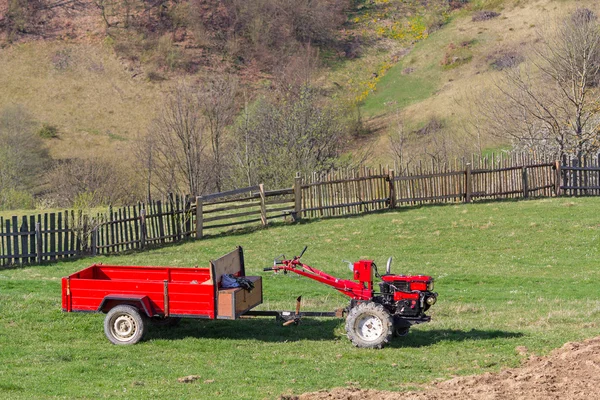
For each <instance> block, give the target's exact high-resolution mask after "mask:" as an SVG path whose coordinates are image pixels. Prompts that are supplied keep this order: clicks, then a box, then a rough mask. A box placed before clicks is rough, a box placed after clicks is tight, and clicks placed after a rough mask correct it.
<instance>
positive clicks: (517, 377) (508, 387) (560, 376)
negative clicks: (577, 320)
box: [282, 337, 600, 400]
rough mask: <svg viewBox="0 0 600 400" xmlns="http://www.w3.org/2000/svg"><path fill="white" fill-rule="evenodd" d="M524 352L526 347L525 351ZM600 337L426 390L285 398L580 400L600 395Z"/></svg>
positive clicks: (337, 391)
mask: <svg viewBox="0 0 600 400" xmlns="http://www.w3.org/2000/svg"><path fill="white" fill-rule="evenodd" d="M521 350H523V349H521ZM599 386H600V337H598V338H594V339H589V340H586V341H584V342H581V343H567V344H565V345H564V346H563V347H561V348H560V349H556V350H554V351H553V352H552V353H551V354H550V355H549V356H547V357H536V356H531V357H530V358H529V359H528V360H527V361H526V362H525V363H524V364H523V366H522V367H519V368H514V369H506V370H504V371H501V372H499V373H493V374H492V373H486V374H483V375H476V376H467V377H459V378H454V379H451V380H449V381H445V382H440V383H436V384H433V385H432V386H430V387H429V388H427V390H425V391H423V392H405V393H396V392H384V391H377V390H362V389H354V388H350V389H342V388H338V389H333V390H332V391H320V392H314V393H305V394H302V395H300V396H297V397H295V396H292V397H289V396H288V397H283V396H282V399H298V400H359V399H360V400H375V399H377V400H400V399H401V400H424V399H427V400H442V399H453V400H463V399H464V400H467V399H469V400H484V399H485V400H488V399H494V400H501V399H506V400H538V399H546V400H558V399H561V400H579V399H592V398H598V387H599Z"/></svg>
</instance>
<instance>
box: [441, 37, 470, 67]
mask: <svg viewBox="0 0 600 400" xmlns="http://www.w3.org/2000/svg"><path fill="white" fill-rule="evenodd" d="M473 44H475V40H469V41H464V42H462V43H461V44H460V45H456V44H454V43H450V44H449V45H448V47H447V49H446V53H445V54H444V58H443V59H442V61H441V62H440V64H441V65H442V66H444V67H446V68H447V69H450V68H455V67H458V66H459V65H463V64H466V63H468V62H469V61H471V59H472V58H473V51H472V50H471V47H472V46H473Z"/></svg>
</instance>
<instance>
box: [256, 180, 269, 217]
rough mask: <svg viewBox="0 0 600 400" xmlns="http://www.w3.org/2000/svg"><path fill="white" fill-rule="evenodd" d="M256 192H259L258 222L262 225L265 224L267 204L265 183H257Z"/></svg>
mask: <svg viewBox="0 0 600 400" xmlns="http://www.w3.org/2000/svg"><path fill="white" fill-rule="evenodd" d="M258 192H259V193H260V222H261V223H262V224H263V226H267V204H266V199H265V185H263V184H262V183H261V184H259V185H258Z"/></svg>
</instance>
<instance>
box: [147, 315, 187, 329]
mask: <svg viewBox="0 0 600 400" xmlns="http://www.w3.org/2000/svg"><path fill="white" fill-rule="evenodd" d="M180 322H181V317H152V318H150V323H151V324H152V325H154V326H156V327H160V328H163V327H164V328H171V327H173V326H177V325H179V323H180Z"/></svg>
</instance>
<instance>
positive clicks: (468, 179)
mask: <svg viewBox="0 0 600 400" xmlns="http://www.w3.org/2000/svg"><path fill="white" fill-rule="evenodd" d="M472 180H473V176H472V174H471V163H467V169H466V170H465V203H470V202H471V194H472V191H473V182H472Z"/></svg>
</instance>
